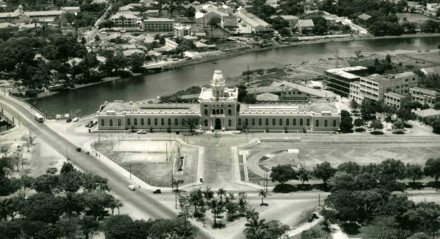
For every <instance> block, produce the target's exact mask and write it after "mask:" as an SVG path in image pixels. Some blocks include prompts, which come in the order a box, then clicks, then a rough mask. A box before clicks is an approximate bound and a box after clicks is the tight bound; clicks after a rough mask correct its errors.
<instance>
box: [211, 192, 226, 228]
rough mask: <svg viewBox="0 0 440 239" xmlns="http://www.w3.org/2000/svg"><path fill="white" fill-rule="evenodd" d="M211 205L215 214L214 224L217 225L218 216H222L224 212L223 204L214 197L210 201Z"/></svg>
mask: <svg viewBox="0 0 440 239" xmlns="http://www.w3.org/2000/svg"><path fill="white" fill-rule="evenodd" d="M209 207H210V208H211V212H212V215H213V216H214V226H215V225H217V218H218V217H219V216H220V214H221V213H222V212H224V207H223V204H222V203H220V202H219V201H218V200H217V199H215V198H214V199H212V200H211V201H210V202H209Z"/></svg>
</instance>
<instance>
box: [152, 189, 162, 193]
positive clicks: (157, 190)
mask: <svg viewBox="0 0 440 239" xmlns="http://www.w3.org/2000/svg"><path fill="white" fill-rule="evenodd" d="M153 193H154V194H161V193H162V191H161V190H160V189H156V190H154V191H153Z"/></svg>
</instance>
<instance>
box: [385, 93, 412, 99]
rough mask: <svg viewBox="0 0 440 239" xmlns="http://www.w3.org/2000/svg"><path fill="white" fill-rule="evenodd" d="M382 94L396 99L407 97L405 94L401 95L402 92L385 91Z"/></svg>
mask: <svg viewBox="0 0 440 239" xmlns="http://www.w3.org/2000/svg"><path fill="white" fill-rule="evenodd" d="M384 95H385V96H388V97H391V98H397V99H404V98H406V97H407V96H406V95H402V94H399V93H396V92H386V93H385V94H384Z"/></svg>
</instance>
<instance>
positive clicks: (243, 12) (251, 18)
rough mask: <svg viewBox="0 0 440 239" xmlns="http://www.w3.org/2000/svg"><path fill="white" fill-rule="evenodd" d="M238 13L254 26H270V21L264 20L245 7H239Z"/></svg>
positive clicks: (238, 15)
mask: <svg viewBox="0 0 440 239" xmlns="http://www.w3.org/2000/svg"><path fill="white" fill-rule="evenodd" d="M236 15H237V17H239V18H240V19H241V20H243V21H245V22H246V23H247V24H249V25H250V26H251V27H253V28H257V27H269V26H270V25H269V23H267V22H265V21H263V20H262V19H260V18H258V17H257V16H255V15H254V14H252V13H248V12H247V11H246V9H244V8H241V9H239V10H238V11H237V14H236Z"/></svg>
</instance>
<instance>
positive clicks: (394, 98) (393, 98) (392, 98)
mask: <svg viewBox="0 0 440 239" xmlns="http://www.w3.org/2000/svg"><path fill="white" fill-rule="evenodd" d="M407 97H408V96H406V95H402V94H399V93H395V92H386V93H385V94H384V103H385V105H388V106H393V107H396V108H397V109H400V107H401V106H402V103H403V100H404V99H405V98H407Z"/></svg>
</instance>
